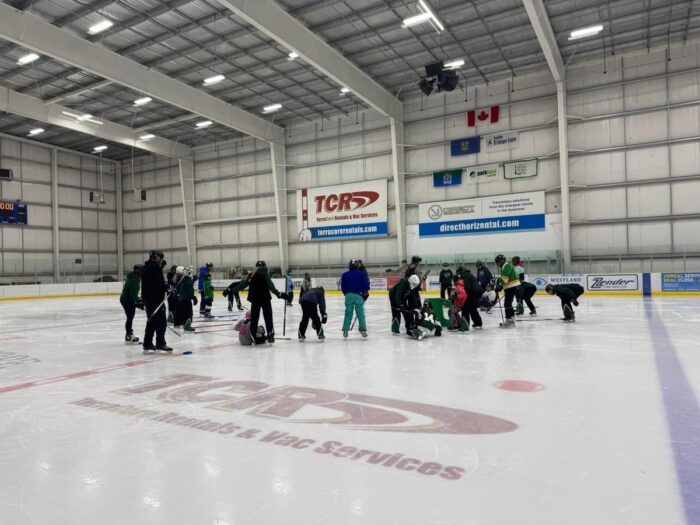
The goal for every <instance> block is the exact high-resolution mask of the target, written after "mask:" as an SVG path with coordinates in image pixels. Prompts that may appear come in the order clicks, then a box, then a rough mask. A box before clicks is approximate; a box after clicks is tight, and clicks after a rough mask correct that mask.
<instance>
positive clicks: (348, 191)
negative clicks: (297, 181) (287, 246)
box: [297, 179, 388, 241]
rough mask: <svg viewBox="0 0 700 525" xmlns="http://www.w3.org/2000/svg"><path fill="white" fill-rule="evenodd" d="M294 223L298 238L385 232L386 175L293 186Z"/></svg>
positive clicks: (385, 233)
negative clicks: (295, 219)
mask: <svg viewBox="0 0 700 525" xmlns="http://www.w3.org/2000/svg"><path fill="white" fill-rule="evenodd" d="M297 227H298V230H299V234H298V237H299V240H300V241H324V240H338V239H349V238H353V237H377V236H382V235H387V234H388V227H387V181H386V179H382V180H370V181H365V182H353V183H351V184H340V185H337V186H322V187H318V188H304V189H301V190H297Z"/></svg>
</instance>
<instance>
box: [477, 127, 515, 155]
mask: <svg viewBox="0 0 700 525" xmlns="http://www.w3.org/2000/svg"><path fill="white" fill-rule="evenodd" d="M519 145H520V133H519V132H517V131H508V132H506V133H494V134H493V135H484V150H485V151H497V150H501V149H509V148H517V147H518V146H519Z"/></svg>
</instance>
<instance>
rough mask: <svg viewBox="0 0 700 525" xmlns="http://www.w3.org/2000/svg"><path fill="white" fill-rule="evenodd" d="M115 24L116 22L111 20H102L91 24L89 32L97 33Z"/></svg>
mask: <svg viewBox="0 0 700 525" xmlns="http://www.w3.org/2000/svg"><path fill="white" fill-rule="evenodd" d="M113 25H114V22H111V21H110V20H102V22H98V23H96V24H95V25H92V26H90V29H88V33H90V34H91V35H96V34H97V33H101V32H102V31H104V30H105V29H109V28H110V27H112V26H113Z"/></svg>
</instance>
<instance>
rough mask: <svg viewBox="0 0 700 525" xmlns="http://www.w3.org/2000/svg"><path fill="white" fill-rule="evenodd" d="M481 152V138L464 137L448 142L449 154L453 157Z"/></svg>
mask: <svg viewBox="0 0 700 525" xmlns="http://www.w3.org/2000/svg"><path fill="white" fill-rule="evenodd" d="M480 151H481V137H466V138H463V139H456V140H453V141H451V142H450V152H451V153H452V156H453V157H458V156H460V155H473V154H474V153H479V152H480Z"/></svg>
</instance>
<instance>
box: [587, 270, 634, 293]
mask: <svg viewBox="0 0 700 525" xmlns="http://www.w3.org/2000/svg"><path fill="white" fill-rule="evenodd" d="M586 290H589V291H591V292H605V291H609V292H622V291H637V290H639V276H638V275H637V274H636V273H631V274H623V275H586Z"/></svg>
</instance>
